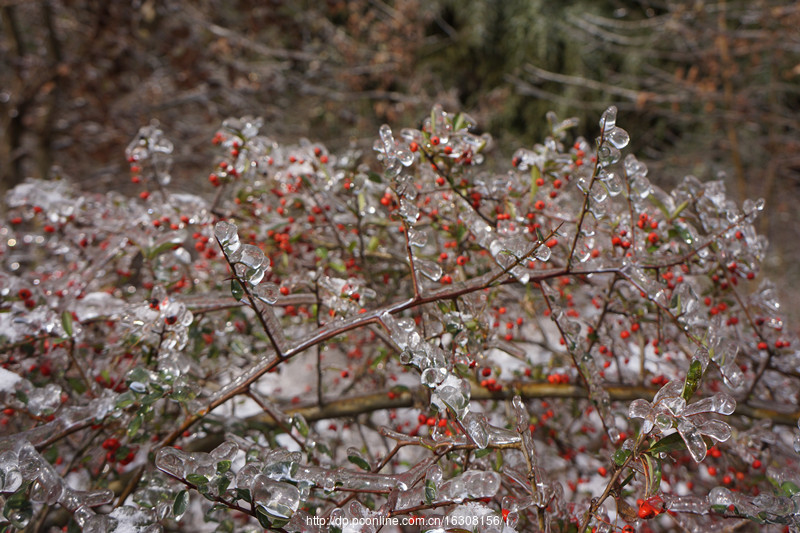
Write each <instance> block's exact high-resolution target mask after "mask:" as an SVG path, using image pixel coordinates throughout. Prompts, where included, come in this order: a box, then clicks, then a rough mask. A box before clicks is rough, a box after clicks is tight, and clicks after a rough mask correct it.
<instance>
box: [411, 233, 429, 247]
mask: <svg viewBox="0 0 800 533" xmlns="http://www.w3.org/2000/svg"><path fill="white" fill-rule="evenodd" d="M427 242H428V232H426V231H424V230H416V229H414V228H410V229H409V230H408V244H410V245H411V246H416V247H417V248H422V247H424V246H425V244H427Z"/></svg>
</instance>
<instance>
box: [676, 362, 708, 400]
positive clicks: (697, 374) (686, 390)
mask: <svg viewBox="0 0 800 533" xmlns="http://www.w3.org/2000/svg"><path fill="white" fill-rule="evenodd" d="M702 377H703V364H702V363H701V362H700V361H698V360H697V359H695V360H694V361H692V364H690V365H689V372H688V373H687V374H686V383H684V385H683V392H682V393H681V396H683V399H684V400H686V401H687V402H688V401H689V400H690V399H691V398H692V396H693V395H694V393H695V391H697V388H698V387H699V386H700V379H701V378H702Z"/></svg>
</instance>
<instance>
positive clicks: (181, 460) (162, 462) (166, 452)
mask: <svg viewBox="0 0 800 533" xmlns="http://www.w3.org/2000/svg"><path fill="white" fill-rule="evenodd" d="M186 459H188V456H187V454H186V453H185V452H182V451H181V450H177V449H175V448H171V447H166V448H161V449H160V450H158V452H156V462H155V464H156V468H158V469H159V470H163V471H164V472H166V473H167V474H170V475H172V476H174V477H176V478H179V479H183V476H184V475H186Z"/></svg>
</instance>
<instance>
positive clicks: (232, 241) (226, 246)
mask: <svg viewBox="0 0 800 533" xmlns="http://www.w3.org/2000/svg"><path fill="white" fill-rule="evenodd" d="M237 231H238V228H237V227H236V225H235V224H229V223H227V222H224V221H220V222H217V224H216V225H215V226H214V236H215V237H216V238H217V240H218V241H219V243H220V245H222V249H223V250H224V251H225V253H226V254H227V255H229V256H230V255H231V254H233V253H235V252H236V251H237V250H239V246H241V243H240V241H239V234H238V232H237Z"/></svg>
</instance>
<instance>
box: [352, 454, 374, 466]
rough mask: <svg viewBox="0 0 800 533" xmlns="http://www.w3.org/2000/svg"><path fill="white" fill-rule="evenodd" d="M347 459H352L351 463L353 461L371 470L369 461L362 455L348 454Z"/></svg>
mask: <svg viewBox="0 0 800 533" xmlns="http://www.w3.org/2000/svg"><path fill="white" fill-rule="evenodd" d="M347 460H348V461H350V462H351V463H353V464H354V465H356V466H357V467H359V468H360V469H361V470H369V469H370V465H369V463H368V462H367V461H365V460H364V458H363V457H361V456H360V455H355V454H353V455H348V456H347Z"/></svg>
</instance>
